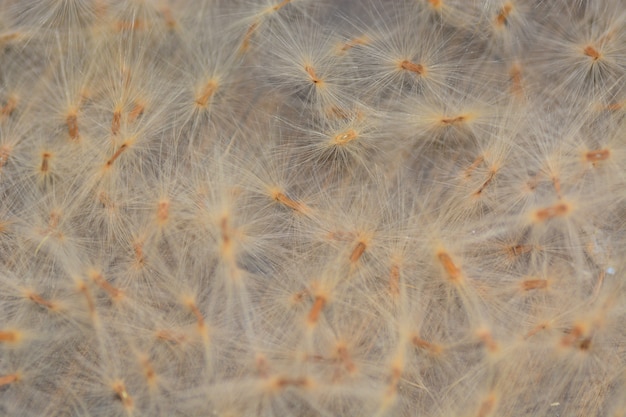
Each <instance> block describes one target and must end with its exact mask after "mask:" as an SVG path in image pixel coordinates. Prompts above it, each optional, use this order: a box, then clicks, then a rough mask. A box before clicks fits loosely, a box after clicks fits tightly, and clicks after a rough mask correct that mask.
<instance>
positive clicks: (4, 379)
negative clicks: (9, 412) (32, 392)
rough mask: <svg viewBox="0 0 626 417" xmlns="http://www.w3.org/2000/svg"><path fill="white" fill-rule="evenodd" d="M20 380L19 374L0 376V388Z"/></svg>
mask: <svg viewBox="0 0 626 417" xmlns="http://www.w3.org/2000/svg"><path fill="white" fill-rule="evenodd" d="M19 380H20V376H19V374H10V375H0V387H3V386H5V385H9V384H13V383H15V382H17V381H19Z"/></svg>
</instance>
